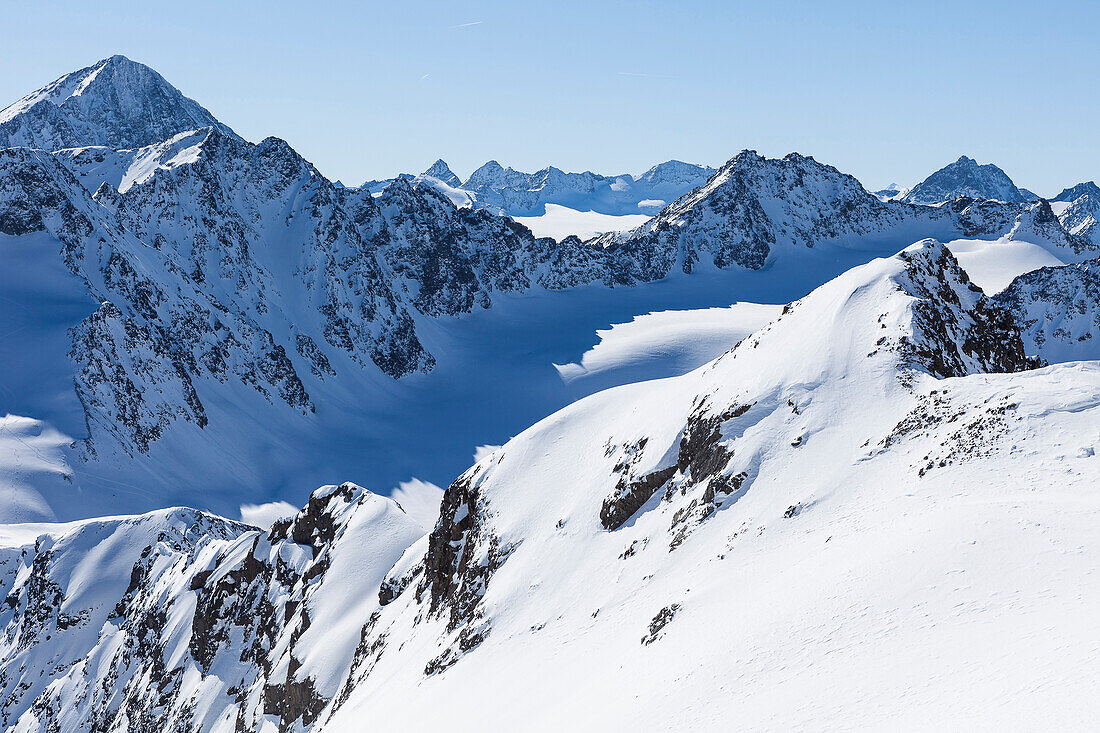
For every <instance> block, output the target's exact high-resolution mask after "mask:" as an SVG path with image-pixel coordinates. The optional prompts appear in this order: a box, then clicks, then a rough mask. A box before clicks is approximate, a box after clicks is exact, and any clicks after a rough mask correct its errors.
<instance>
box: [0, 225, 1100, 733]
mask: <svg viewBox="0 0 1100 733" xmlns="http://www.w3.org/2000/svg"><path fill="white" fill-rule="evenodd" d="M1002 316H1003V311H1001V310H999V307H998V306H997V305H995V304H994V303H993V302H992V301H990V300H989V299H988V298H987V297H986V296H985V295H983V294H982V292H981V290H980V289H978V288H977V287H976V286H975V285H973V284H972V283H970V281H969V279H968V278H967V276H966V274H965V273H964V272H963V271H962V270H961V269H960V268H959V267H958V265H957V263H956V261H955V260H954V258H953V257H952V256H951V254H950V252H949V250H948V249H947V248H946V247H944V246H943V245H941V244H939V243H937V242H934V241H930V240H929V241H925V242H922V243H920V244H917V245H914V246H913V247H910V248H908V249H907V250H906V251H905V252H903V253H902V254H901V255H899V256H897V257H891V258H885V259H878V260H875V261H872V262H871V263H869V264H866V265H863V266H860V267H856V268H854V269H852V270H849V271H848V272H846V273H844V274H843V275H841V276H840V277H838V278H836V279H834V280H833V281H831V282H829V283H827V284H825V285H824V286H822V287H820V288H818V289H816V290H815V291H814V292H812V293H811V294H809V295H808V296H806V297H804V298H802V299H800V300H799V301H797V302H795V303H792V304H790V305H789V306H787V307H785V308H783V310H782V312H781V313H780V314H778V316H777V317H776V318H775V319H774V320H772V321H771V322H770V323H768V324H767V325H763V326H762V327H760V328H758V329H757V330H756V331H755V332H754V333H753V334H751V335H749V336H747V337H746V338H745V339H744V340H742V341H741V343H740V344H739V345H738V346H737V347H736V348H734V349H732V350H731V351H729V352H727V353H724V354H723V355H721V356H719V357H718V358H716V359H714V360H712V361H711V362H709V363H707V364H705V365H703V366H701V367H699V368H698V369H695V370H694V371H691V372H689V373H687V374H684V375H682V376H678V377H671V378H666V379H658V380H651V381H646V382H639V383H634V384H628V385H623V386H620V387H616V388H613V389H609V390H606V391H602V392H599V393H597V394H594V395H592V396H589V397H587V398H584V399H582V400H579V401H577V402H575V403H573V404H572V405H570V406H568V407H566V408H564V409H563V410H561V411H559V412H557V413H555V414H553V415H551V416H549V417H547V418H546V419H544V420H541V421H539V422H538V423H537V424H535V425H533V426H532V427H531V428H529V429H527V430H525V431H524V432H522V433H521V434H520V435H518V436H516V437H515V438H514V439H512V440H510V441H508V442H507V443H505V444H504V445H503V446H500V447H497V448H496V449H494V450H491V451H488V452H486V453H484V454H483V455H482V456H481V457H480V459H479V461H478V462H477V463H476V465H474V466H473V467H471V468H470V469H469V470H467V471H466V472H465V473H464V474H463V475H462V476H460V477H459V478H458V479H457V480H456V481H455V482H454V484H452V485H451V487H450V488H449V489H448V490H447V491H446V493H445V494H444V496H443V499H442V505H441V507H440V513H439V518H438V520H437V521H436V522H435V524H434V526H432V527H431V528H430V531H429V533H428V534H424V529H423V525H421V524H419V523H418V522H417V521H416V520H415V519H414V518H413V517H410V516H408V515H406V514H405V512H404V511H402V508H401V506H400V505H399V504H398V503H395V502H394V501H392V500H390V499H385V498H383V497H378V496H374V495H372V494H371V493H370V492H366V491H364V490H363V489H360V488H359V487H355V486H352V485H343V486H338V487H337V486H329V487H324V488H322V489H320V490H318V491H317V492H315V493H314V495H313V497H312V498H311V500H310V502H309V504H308V505H307V506H306V507H304V508H303V509H302V510H300V511H299V512H298V514H297V515H296V516H295V517H294V518H293V519H291V520H287V521H284V522H281V523H276V524H275V525H274V526H272V527H271V529H270V530H268V531H266V532H265V531H260V530H255V529H251V528H249V527H246V526H242V525H237V524H233V523H230V522H225V521H223V520H218V519H217V518H214V517H210V516H208V515H201V514H198V513H194V512H191V511H190V510H168V511H165V512H158V513H153V514H150V515H143V516H140V517H131V518H115V519H108V520H88V521H83V522H77V523H72V524H69V525H64V526H56V527H50V526H44V525H36V526H31V527H27V528H25V529H20V528H17V527H11V528H7V529H6V530H5V531H4V532H0V537H4V543H5V545H6V546H7V547H8V548H10V549H9V550H6V551H3V552H0V578H2V579H3V583H4V587H3V590H4V592H5V594H6V596H7V598H8V599H10V600H9V601H8V602H7V605H6V607H5V610H4V611H3V612H2V613H0V622H3V623H4V624H5V631H4V637H3V638H4V639H5V640H6V642H5V643H6V644H7V646H6V647H5V649H6V651H5V652H4V655H3V657H2V658H3V659H4V660H5V662H4V667H3V669H4V670H5V674H6V675H7V676H0V680H3V679H6V680H8V682H7V683H6V684H8V685H9V686H8V687H6V688H5V689H6V690H7V691H8V692H9V694H10V697H9V702H8V705H7V706H5V708H3V710H0V715H4V716H6V718H4V720H5V721H6V725H7V726H8V727H10V728H11V729H13V730H19V731H38V730H50V729H52V728H51V726H55V725H57V726H60V727H61V729H64V730H83V729H93V728H98V729H102V728H108V729H109V728H111V727H112V726H117V725H119V724H121V721H129V723H130V724H131V725H132V726H134V727H136V728H137V729H147V728H150V727H152V726H154V725H156V726H159V727H161V728H167V729H171V726H173V725H175V726H177V727H179V726H183V727H185V728H186V729H188V730H201V731H206V730H210V731H215V730H217V731H221V730H233V729H235V728H236V727H238V726H239V727H243V728H244V729H246V730H263V731H266V730H272V731H274V730H307V729H308V730H315V731H325V730H331V731H346V730H359V729H362V727H363V726H364V725H365V724H367V722H368V721H369V724H370V725H377V726H384V727H387V728H394V729H401V730H430V729H436V728H438V727H439V726H441V725H446V726H447V727H448V729H450V730H457V731H467V730H469V731H477V730H509V729H523V730H547V731H550V730H560V729H561V728H563V727H571V728H579V729H581V730H608V729H610V730H622V729H626V730H629V729H647V730H648V729H660V730H683V731H696V730H731V729H732V730H777V731H779V730H791V729H803V728H813V729H815V730H866V729H903V730H907V729H921V730H924V729H928V728H933V729H940V728H949V729H952V728H956V727H961V728H965V729H979V730H1002V729H1006V728H1012V729H1015V728H1024V729H1035V728H1045V727H1051V726H1052V727H1056V728H1062V729H1081V728H1087V727H1088V725H1089V724H1090V721H1091V720H1092V719H1094V717H1095V715H1096V714H1097V712H1098V710H1097V708H1096V703H1095V702H1094V701H1095V696H1093V695H1091V694H1090V691H1091V689H1092V687H1093V686H1094V685H1095V683H1096V677H1095V675H1096V672H1095V657H1096V654H1097V653H1098V652H1100V631H1098V630H1097V627H1096V625H1095V623H1094V619H1095V618H1096V614H1097V613H1098V612H1100V574H1098V573H1097V572H1096V570H1097V560H1096V554H1095V552H1093V548H1094V546H1096V545H1097V543H1098V542H1100V521H1098V520H1100V495H1098V494H1097V492H1096V486H1097V485H1098V480H1100V458H1098V457H1097V456H1096V446H1097V444H1098V443H1100V429H1098V427H1097V426H1098V425H1100V364H1097V363H1095V362H1079V363H1068V364H1060V365H1055V366H1051V367H1046V368H1043V369H1038V370H1034V369H1030V367H1031V366H1032V364H1031V362H1029V361H1028V359H1027V357H1026V355H1025V353H1024V346H1023V342H1022V341H1021V340H1020V337H1019V332H1018V331H1017V330H1016V328H1015V326H1014V325H1012V322H1011V320H1009V321H1007V322H1006V321H1005V320H1004V319H1003V317H1002ZM661 318H667V316H658V320H659V319H661ZM35 537H40V538H41V539H37V540H32V538H35ZM142 547H145V548H147V549H144V550H142V549H141V548H142ZM131 568H133V569H132V571H131ZM135 578H137V579H138V582H135V580H134V579H135ZM43 588H45V589H50V588H57V589H58V592H59V595H52V594H51V593H49V592H47V593H45V594H43V593H42V592H41V591H40V590H39V589H43ZM60 599H65V600H64V601H61V600H60ZM242 648H243V649H245V650H246V651H245V652H244V653H245V655H246V656H245V658H242V656H241V654H242V652H241V649H242ZM46 659H50V660H51V662H50V664H52V665H54V666H55V668H56V669H57V670H58V672H57V673H56V679H55V681H54V682H53V683H52V684H49V685H45V684H44V683H43V681H42V680H41V678H40V677H35V676H32V677H31V678H29V679H26V684H25V686H23V685H20V684H19V680H21V679H25V678H24V677H23V675H24V674H25V672H24V671H23V670H34V669H37V668H41V666H42V665H43V664H45V660H46ZM104 681H106V682H104ZM17 685H18V686H17ZM486 690H492V693H493V696H494V698H493V699H494V700H495V702H494V703H493V704H492V705H486V704H485V700H484V695H485V691H486ZM154 691H156V692H155V693H154ZM227 692H230V693H231V694H226V693H227ZM154 696H155V697H154ZM154 701H155V704H154ZM578 721H581V722H579V723H578Z"/></svg>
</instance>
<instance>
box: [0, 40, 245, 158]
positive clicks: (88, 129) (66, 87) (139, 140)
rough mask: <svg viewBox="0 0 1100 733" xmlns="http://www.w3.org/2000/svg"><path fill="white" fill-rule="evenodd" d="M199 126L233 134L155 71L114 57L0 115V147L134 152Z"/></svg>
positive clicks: (43, 89)
mask: <svg viewBox="0 0 1100 733" xmlns="http://www.w3.org/2000/svg"><path fill="white" fill-rule="evenodd" d="M200 127H217V128H218V129H220V130H221V131H222V132H224V133H226V134H228V135H235V133H234V132H233V131H232V130H231V129H230V128H229V127H227V126H226V125H223V124H222V123H220V122H219V121H218V120H217V119H216V118H215V117H214V116H213V115H212V114H211V113H210V112H209V111H208V110H206V109H205V108H203V107H202V106H201V105H199V104H198V103H197V102H195V101H194V100H192V99H189V98H187V97H185V96H184V95H183V94H181V93H180V91H179V90H178V89H176V88H175V87H173V86H172V85H171V84H169V83H168V82H167V81H166V80H165V79H164V77H162V76H161V75H160V74H158V73H157V72H156V71H154V70H153V69H151V68H149V67H148V66H145V65H144V64H140V63H137V62H135V61H131V60H130V59H128V58H126V57H125V56H120V55H116V56H111V57H110V58H106V59H103V60H102V61H99V62H97V63H95V64H93V65H92V66H89V67H86V68H84V69H80V70H78V71H74V72H72V73H70V74H66V75H65V76H62V77H61V78H59V79H57V80H55V81H53V82H52V83H50V84H48V85H46V86H45V87H42V88H41V89H39V90H37V91H35V92H32V93H30V94H28V95H27V96H25V97H23V98H22V99H20V100H19V101H17V102H15V103H14V104H12V105H10V106H9V107H7V108H6V109H4V110H3V111H0V147H12V146H17V145H23V146H27V147H35V148H42V149H45V150H59V149H61V148H75V147H85V146H90V145H102V146H107V147H111V148H116V149H125V148H138V147H142V146H145V145H150V144H153V143H156V142H159V141H161V140H165V139H167V138H169V137H172V136H173V135H176V134H177V133H180V132H184V131H187V130H193V129H196V128H200Z"/></svg>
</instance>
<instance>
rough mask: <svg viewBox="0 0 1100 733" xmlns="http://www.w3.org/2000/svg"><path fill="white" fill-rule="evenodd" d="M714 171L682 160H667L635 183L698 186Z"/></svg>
mask: <svg viewBox="0 0 1100 733" xmlns="http://www.w3.org/2000/svg"><path fill="white" fill-rule="evenodd" d="M715 170H716V169H714V168H710V167H708V166H703V165H696V164H695V163H685V162H684V161H682V160H668V161H665V162H664V163H658V164H657V165H655V166H653V167H652V168H650V169H649V170H647V171H646V172H645V173H643V174H642V175H640V176H638V178H637V179H636V181H637V182H638V183H642V184H645V185H648V186H663V185H671V186H676V185H683V184H694V185H699V184H700V183H701V182H702V181H705V180H706V179H707V178H709V177H710V176H712V175H714V173H715Z"/></svg>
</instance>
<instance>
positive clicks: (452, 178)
mask: <svg viewBox="0 0 1100 733" xmlns="http://www.w3.org/2000/svg"><path fill="white" fill-rule="evenodd" d="M420 175H421V176H428V177H430V178H435V179H438V180H440V181H443V182H444V183H446V184H447V185H448V186H453V187H454V188H458V187H459V186H461V185H462V179H461V178H459V177H458V176H456V175H455V174H454V171H452V170H451V168H450V166H448V165H447V163H446V161H444V160H443V159H442V158H440V159H439V160H437V161H436V162H434V163H432V164H431V166H430V167H429V168H428V170H426V171H424V172H423V173H421V174H420Z"/></svg>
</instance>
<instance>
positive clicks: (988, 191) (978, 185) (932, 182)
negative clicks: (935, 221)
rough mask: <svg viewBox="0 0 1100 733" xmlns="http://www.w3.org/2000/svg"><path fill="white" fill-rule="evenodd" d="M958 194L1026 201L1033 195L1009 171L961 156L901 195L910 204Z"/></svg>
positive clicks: (1013, 201) (1012, 202)
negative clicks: (1022, 190)
mask: <svg viewBox="0 0 1100 733" xmlns="http://www.w3.org/2000/svg"><path fill="white" fill-rule="evenodd" d="M959 196H967V197H969V198H973V199H983V200H994V201H1005V202H1007V203H1010V204H1018V203H1023V202H1024V201H1028V200H1030V199H1031V198H1032V197H1031V196H1029V195H1026V194H1024V193H1022V192H1021V191H1020V189H1018V188H1016V184H1014V183H1013V182H1012V179H1011V178H1009V177H1008V175H1007V174H1006V173H1005V172H1004V171H1003V170H1001V169H1000V168H998V167H997V166H995V165H993V164H988V165H978V163H977V161H975V160H974V159H973V158H968V157H967V156H965V155H962V156H959V159H958V160H956V161H955V162H954V163H952V164H951V165H948V166H945V167H943V168H941V169H939V170H938V171H936V172H935V173H933V174H932V175H930V176H928V178H925V179H924V180H923V181H921V182H920V183H918V184H917V185H916V186H914V187H913V189H912V190H911V191H909V193H907V194H905V196H903V197H902V200H903V201H907V202H909V203H911V204H925V205H933V204H940V203H943V202H944V201H953V200H954V199H956V198H958V197H959Z"/></svg>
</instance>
